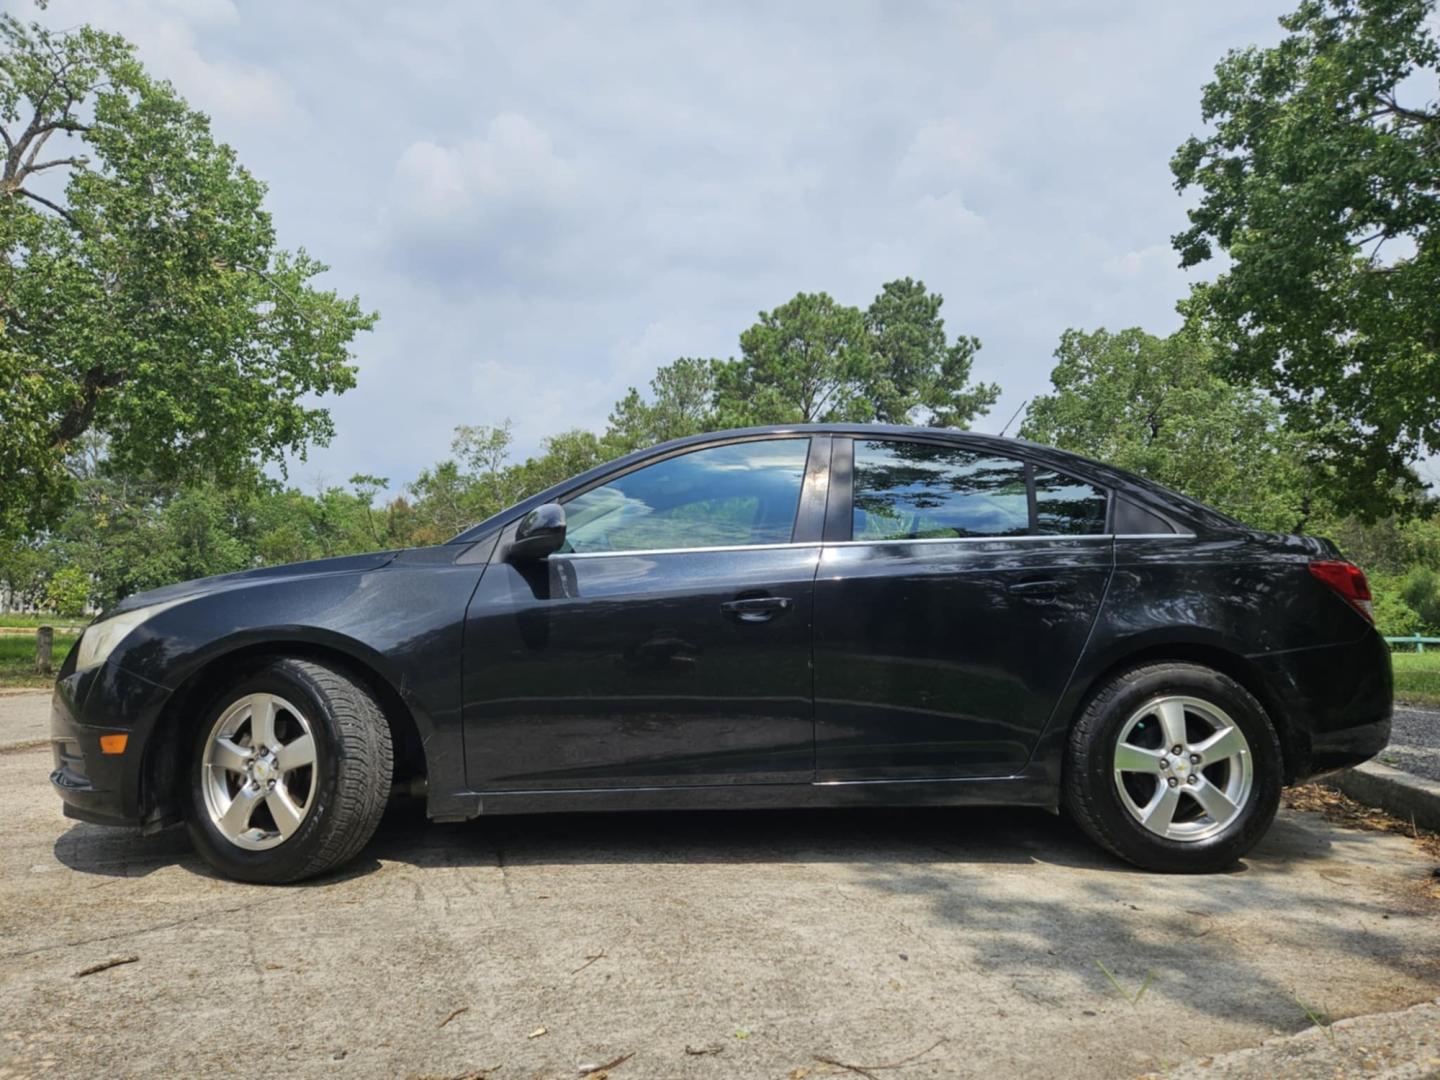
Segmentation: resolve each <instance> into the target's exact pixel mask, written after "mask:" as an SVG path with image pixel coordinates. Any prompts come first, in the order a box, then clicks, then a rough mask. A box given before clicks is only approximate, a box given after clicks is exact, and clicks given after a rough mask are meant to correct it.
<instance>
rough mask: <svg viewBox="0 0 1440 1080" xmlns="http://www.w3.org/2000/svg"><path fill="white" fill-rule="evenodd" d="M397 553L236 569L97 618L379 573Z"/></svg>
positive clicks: (149, 594)
mask: <svg viewBox="0 0 1440 1080" xmlns="http://www.w3.org/2000/svg"><path fill="white" fill-rule="evenodd" d="M399 554H400V552H398V551H377V552H373V553H371V554H368V555H340V556H336V557H335V558H332V559H312V560H310V561H309V562H298V563H286V564H285V565H283V566H265V567H261V568H260V569H258V570H240V571H238V572H236V573H233V574H218V575H216V576H215V577H207V578H198V579H196V580H195V581H182V582H180V583H179V584H176V585H165V586H163V587H162V588H159V589H149V590H147V591H146V592H139V593H135V594H134V595H133V596H127V597H126V598H125V599H124V600H121V601H120V602H119V603H118V604H116V605H115V606H114V607H112V608H110V609H109V610H107V611H105V612H103V613H102V615H101V618H105V617H108V616H110V615H118V614H120V613H121V612H124V611H132V610H134V609H135V608H138V607H146V606H148V605H150V604H161V603H164V602H165V601H167V600H180V599H182V598H184V597H187V596H199V595H200V594H201V593H209V592H220V591H222V590H225V589H237V588H241V587H243V586H245V585H249V584H253V583H254V582H257V581H275V580H277V579H284V578H302V577H314V576H316V575H319V574H354V573H362V572H364V571H367V570H379V569H380V568H381V567H382V566H385V565H387V564H389V563H391V562H393V561H394V560H395V557H396V556H397V555H399Z"/></svg>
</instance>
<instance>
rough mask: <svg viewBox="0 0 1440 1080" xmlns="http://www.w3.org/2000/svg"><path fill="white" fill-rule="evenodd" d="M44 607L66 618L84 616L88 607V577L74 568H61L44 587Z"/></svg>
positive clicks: (77, 568)
mask: <svg viewBox="0 0 1440 1080" xmlns="http://www.w3.org/2000/svg"><path fill="white" fill-rule="evenodd" d="M45 606H46V607H47V608H49V609H50V610H51V611H53V612H55V613H56V614H57V615H64V616H65V617H66V618H71V619H73V618H76V617H78V616H80V615H84V614H85V611H86V609H87V608H88V607H89V606H90V576H89V575H88V574H86V573H85V571H83V570H81V569H80V568H79V567H76V566H66V567H62V568H61V569H60V570H58V571H56V572H55V574H54V575H53V576H52V577H51V578H50V581H49V582H48V583H47V584H46V586H45Z"/></svg>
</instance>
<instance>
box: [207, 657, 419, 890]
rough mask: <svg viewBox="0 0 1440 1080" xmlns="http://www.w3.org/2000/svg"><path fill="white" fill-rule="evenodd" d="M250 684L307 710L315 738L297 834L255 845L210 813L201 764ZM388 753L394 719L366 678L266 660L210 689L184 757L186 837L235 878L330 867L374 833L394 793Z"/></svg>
mask: <svg viewBox="0 0 1440 1080" xmlns="http://www.w3.org/2000/svg"><path fill="white" fill-rule="evenodd" d="M256 693H267V694H274V695H277V696H279V697H281V698H284V699H285V700H286V701H289V702H291V703H293V704H294V705H295V707H296V708H297V709H299V710H301V711H303V712H305V714H306V716H307V719H308V721H309V724H310V728H311V734H312V736H313V739H314V747H315V755H314V756H315V765H314V767H313V774H312V775H311V776H310V778H309V784H313V790H310V796H309V800H308V806H309V809H308V812H307V813H306V814H305V816H304V818H303V820H301V822H300V824H299V827H298V828H297V829H296V830H295V832H294V833H293V835H291V836H289V837H288V838H286V839H284V840H283V841H281V842H280V843H279V844H278V846H274V847H270V848H268V849H266V850H260V851H255V850H247V849H246V848H243V847H240V846H237V844H236V843H235V842H232V841H231V840H230V839H228V838H227V837H226V835H225V834H224V832H222V831H221V830H220V828H219V827H218V826H217V825H216V823H215V822H214V821H212V820H211V816H210V813H209V811H208V810H207V806H206V799H205V794H204V790H203V773H204V770H203V767H202V761H203V755H204V752H205V747H206V743H207V740H208V739H209V738H210V735H211V732H212V729H213V728H214V726H215V724H216V722H217V721H218V720H219V718H220V717H221V716H222V715H223V714H224V712H225V711H226V710H227V709H228V708H229V707H230V705H231V704H232V703H234V702H236V701H237V700H239V699H240V698H242V697H244V696H246V695H250V694H256ZM392 762H393V751H392V747H391V741H390V727H389V725H388V724H387V723H386V720H385V715H384V712H383V711H382V710H381V708H380V705H379V703H378V702H377V701H376V700H375V698H374V696H373V695H372V694H371V693H370V692H369V690H367V689H366V688H365V686H364V685H363V684H361V683H360V682H358V681H357V680H356V679H355V678H353V677H352V676H351V675H349V674H347V673H346V672H345V671H343V670H340V669H337V668H335V667H331V666H329V665H326V664H320V663H316V662H314V661H310V660H298V659H289V658H283V659H277V660H271V661H267V662H266V663H265V664H264V665H263V666H261V667H259V668H256V669H255V670H253V671H251V672H250V673H248V674H247V675H246V676H244V677H243V678H241V679H240V680H239V681H237V682H235V683H233V684H231V685H230V686H229V687H228V688H227V689H226V690H225V692H223V693H221V694H218V695H216V697H215V698H214V699H213V701H212V702H211V705H210V707H209V708H208V709H206V710H205V712H204V714H203V716H202V719H201V723H200V724H199V726H198V728H197V731H196V736H195V741H194V745H193V746H192V747H191V752H190V755H189V757H188V766H187V773H188V786H189V795H190V802H189V805H190V814H189V829H190V837H191V840H192V841H193V843H194V845H195V848H196V850H198V851H199V853H200V854H201V856H202V857H204V859H205V861H206V862H208V863H209V864H210V865H211V866H213V867H214V868H215V869H216V870H218V871H219V872H220V873H222V874H224V875H225V876H226V877H230V878H234V879H236V880H238V881H249V882H259V883H264V884H284V883H287V882H293V881H300V880H302V879H304V878H308V877H313V876H314V875H316V874H322V873H324V872H325V871H327V870H333V869H334V868H335V867H338V866H340V865H342V864H344V863H346V862H348V861H349V860H351V859H353V858H354V857H355V856H356V855H357V854H359V852H360V849H361V848H363V847H364V846H365V845H366V843H368V842H369V840H370V838H371V837H372V836H373V835H374V833H375V828H376V826H377V825H379V823H380V818H381V816H382V815H383V814H384V812H385V806H386V803H387V801H388V799H389V796H390V786H391V770H392ZM307 790H309V788H308V785H307Z"/></svg>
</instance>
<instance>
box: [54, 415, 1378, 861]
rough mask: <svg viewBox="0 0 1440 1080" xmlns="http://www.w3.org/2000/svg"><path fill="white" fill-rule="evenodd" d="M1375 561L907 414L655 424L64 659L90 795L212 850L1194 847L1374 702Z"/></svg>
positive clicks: (107, 636)
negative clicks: (422, 811)
mask: <svg viewBox="0 0 1440 1080" xmlns="http://www.w3.org/2000/svg"><path fill="white" fill-rule="evenodd" d="M1390 713H1391V679H1390V663H1389V656H1388V653H1387V651H1386V648H1385V645H1384V643H1383V641H1382V639H1381V638H1380V636H1379V635H1378V634H1377V633H1376V631H1375V628H1374V626H1373V625H1372V620H1371V611H1370V593H1369V589H1368V586H1367V584H1366V581H1365V575H1364V574H1363V573H1361V572H1360V570H1358V569H1357V568H1356V567H1355V566H1353V565H1351V564H1350V563H1348V562H1345V561H1344V560H1343V559H1342V558H1341V557H1340V554H1339V552H1338V551H1337V550H1336V549H1335V547H1334V546H1333V545H1332V544H1330V543H1329V542H1328V541H1325V540H1320V539H1316V538H1314V537H1308V536H1284V535H1276V534H1269V533H1261V532H1256V531H1255V530H1252V529H1249V528H1246V527H1244V526H1242V525H1240V524H1238V523H1237V522H1235V521H1233V520H1231V519H1230V518H1228V517H1226V516H1224V515H1222V514H1220V513H1218V512H1216V511H1214V510H1212V509H1209V508H1207V507H1205V506H1203V505H1200V504H1198V503H1195V502H1193V501H1191V500H1189V499H1187V498H1185V497H1183V496H1180V495H1177V494H1175V493H1173V492H1170V491H1167V490H1165V489H1163V488H1160V487H1157V486H1156V485H1154V484H1151V483H1149V482H1147V481H1144V480H1141V479H1138V478H1137V477H1134V476H1131V475H1129V474H1127V473H1123V472H1120V471H1117V470H1115V469H1112V468H1109V467H1107V466H1104V465H1101V464H1097V463H1095V462H1092V461H1087V460H1085V459H1082V458H1078V457H1075V456H1073V455H1071V454H1067V453H1062V452H1060V451H1057V450H1053V449H1049V448H1046V447H1042V446H1037V445H1033V444H1031V443H1028V442H1024V441H1019V440H1013V439H1001V438H991V437H985V436H979V435H971V434H964V433H959V432H950V431H940V430H935V429H926V428H902V427H880V426H874V425H866V426H859V425H819V426H797V427H777V428H755V429H747V430H741V431H727V432H720V433H717V434H712V435H702V436H697V437H693V438H688V439H682V440H678V441H675V442H670V443H666V444H664V445H662V446H657V447H654V448H652V449H649V450H645V451H642V452H639V453H636V454H632V455H630V456H629V457H626V458H622V459H621V460H619V461H616V462H613V463H611V464H609V465H604V466H601V467H599V468H596V469H593V470H591V471H590V472H587V473H585V474H583V475H581V476H577V477H575V478H574V479H573V480H569V481H567V482H565V483H562V484H559V485H557V486H555V487H553V488H551V489H550V490H548V491H544V492H542V493H540V494H539V495H536V496H534V497H533V498H531V499H528V500H526V501H525V502H522V503H520V504H518V505H516V506H513V507H511V508H510V509H508V510H506V511H504V512H503V513H500V514H497V515H496V516H495V517H493V518H491V519H489V520H488V521H484V522H482V523H480V524H479V525H476V526H475V527H474V528H472V529H470V530H468V531H467V532H465V533H462V534H461V535H460V536H457V537H456V538H455V539H454V540H452V541H450V542H449V543H448V544H445V545H442V546H439V547H431V548H423V549H415V550H406V551H391V552H384V553H380V554H375V555H358V556H353V557H346V558H338V559H327V560H323V561H320V562H311V563H303V564H299V565H294V566H282V567H275V568H271V569H263V570H254V571H249V572H246V573H239V574H231V575H227V576H225V577H218V578H211V579H208V580H205V581H197V582H191V583H188V584H184V585H176V586H172V587H169V588H165V589H158V590H156V591H154V592H150V593H145V594H142V595H139V596H134V597H131V598H130V599H128V600H126V601H125V602H124V603H122V604H120V605H119V606H117V607H116V608H115V609H114V610H113V611H110V612H107V613H106V614H105V615H104V616H103V617H102V618H100V619H98V620H97V621H96V622H94V623H93V624H92V625H91V626H90V627H89V628H88V629H87V630H86V631H85V633H84V635H83V636H82V637H81V639H80V641H79V642H78V643H77V644H76V646H75V648H74V649H73V650H72V652H71V653H70V655H69V656H68V657H67V659H66V661H65V664H64V666H63V668H62V669H61V672H60V677H59V680H58V683H57V686H56V690H55V698H54V709H53V718H52V738H53V741H54V764H55V770H54V773H53V775H52V777H51V779H52V781H53V783H54V786H55V789H56V790H57V791H58V792H59V794H60V797H61V798H62V799H63V800H64V804H65V812H66V813H67V814H68V815H70V816H71V817H75V818H79V819H81V820H84V821H91V822H100V823H106V824H130V825H134V824H139V825H141V826H142V827H144V828H145V829H147V830H153V829H159V828H162V827H164V826H167V825H169V824H172V823H178V822H185V823H187V824H188V827H189V830H190V833H191V835H192V837H193V838H194V842H195V845H196V846H197V847H198V849H199V850H200V852H201V854H202V855H203V856H204V857H205V858H206V859H207V860H209V862H210V863H211V864H212V865H213V866H215V867H216V868H218V869H219V870H220V871H221V872H222V873H224V874H227V875H229V876H231V877H235V878H240V879H243V880H247V881H266V882H283V881H294V880H297V879H300V878H304V877H306V876H309V875H312V874H317V873H320V872H322V871H325V870H328V869H331V868H332V867H336V866H339V865H340V864H341V863H343V862H345V861H346V860H347V859H349V858H351V857H352V856H354V855H355V854H356V853H357V852H358V851H359V850H360V849H361V848H362V847H363V846H364V845H365V843H366V842H367V840H369V838H370V836H371V835H372V833H373V831H374V829H375V826H376V824H377V822H378V821H379V819H380V816H381V814H382V813H383V811H384V808H385V805H386V802H387V800H388V799H389V798H390V796H391V794H392V793H393V792H396V791H410V792H414V793H423V794H424V796H425V798H426V800H427V806H428V811H429V814H430V816H431V817H433V818H435V819H438V820H443V821H455V820H460V819H466V818H474V817H479V816H481V815H485V814H514V813H534V812H540V811H554V810H563V811H575V810H622V809H682V808H691V807H699V808H755V807H782V806H785V807H789V806H807V807H815V806H856V805H890V806H894V805H905V806H920V805H939V804H947V805H949V804H992V805H993V804H1011V805H1023V806H1038V807H1046V808H1051V809H1056V808H1060V807H1063V808H1065V809H1066V810H1068V812H1069V813H1070V814H1072V815H1073V816H1074V818H1075V819H1076V820H1077V821H1078V822H1079V823H1080V825H1081V826H1082V827H1083V828H1084V829H1085V831H1086V832H1087V833H1089V835H1090V836H1092V837H1093V838H1094V839H1095V840H1096V841H1097V842H1098V843H1099V844H1101V845H1102V846H1104V847H1105V848H1107V849H1108V850H1109V851H1111V852H1113V853H1114V854H1116V855H1119V856H1121V857H1122V858H1124V859H1127V860H1129V861H1131V862H1133V863H1135V864H1137V865H1139V866H1142V867H1146V868H1150V869H1154V870H1167V871H1213V870H1217V869H1220V868H1223V867H1226V866H1228V865H1230V864H1232V863H1234V861H1235V860H1236V859H1237V858H1238V857H1240V856H1241V855H1243V854H1244V853H1245V852H1246V851H1248V850H1249V849H1250V847H1251V846H1252V845H1253V844H1255V843H1256V841H1257V840H1258V839H1259V838H1260V837H1261V835H1262V834H1263V833H1264V832H1265V830H1266V828H1267V826H1268V825H1269V823H1270V821H1271V819H1272V818H1273V816H1274V814H1275V810H1276V806H1277V803H1278V800H1279V797H1280V788H1281V785H1282V784H1285V783H1287V782H1291V781H1294V780H1296V779H1299V778H1302V777H1306V776H1311V775H1314V774H1316V773H1319V772H1322V771H1325V770H1329V769H1335V768H1338V767H1341V766H1346V765H1352V764H1355V763H1356V762H1359V761H1363V760H1364V759H1366V758H1368V757H1370V756H1372V755H1374V754H1375V753H1377V752H1378V751H1379V750H1380V749H1381V748H1382V747H1384V745H1385V743H1386V740H1387V738H1388V737H1389V731H1390Z"/></svg>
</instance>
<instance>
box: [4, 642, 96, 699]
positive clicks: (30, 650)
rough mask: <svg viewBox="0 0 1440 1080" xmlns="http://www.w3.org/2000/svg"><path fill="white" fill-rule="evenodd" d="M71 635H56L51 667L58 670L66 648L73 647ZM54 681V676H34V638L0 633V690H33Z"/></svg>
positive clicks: (66, 651) (66, 650)
mask: <svg viewBox="0 0 1440 1080" xmlns="http://www.w3.org/2000/svg"><path fill="white" fill-rule="evenodd" d="M76 636H77V635H75V634H56V635H55V652H54V657H55V659H54V666H55V667H56V668H59V666H60V661H62V660H64V659H65V654H66V653H68V652H69V651H70V646H71V645H74V644H75V638H76ZM54 681H55V676H54V675H37V674H36V673H35V635H33V634H0V690H10V689H14V688H16V687H35V688H37V689H44V688H45V687H48V686H50V685H51V684H52V683H53V682H54Z"/></svg>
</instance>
